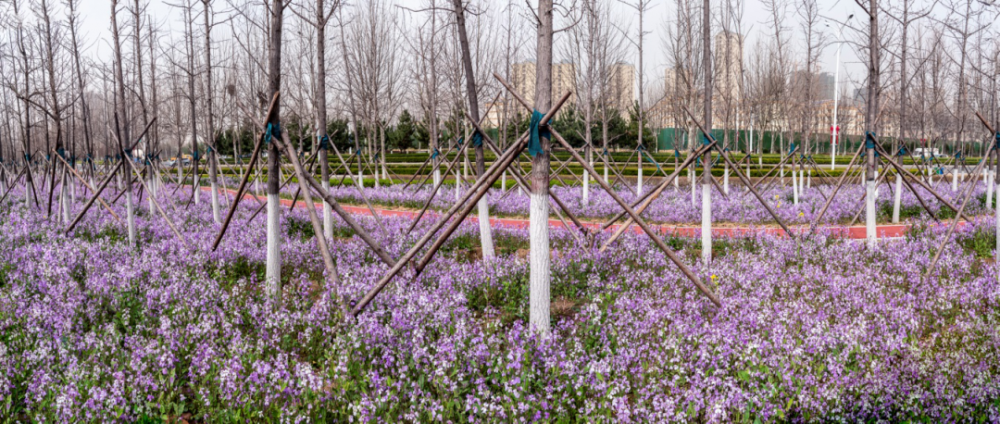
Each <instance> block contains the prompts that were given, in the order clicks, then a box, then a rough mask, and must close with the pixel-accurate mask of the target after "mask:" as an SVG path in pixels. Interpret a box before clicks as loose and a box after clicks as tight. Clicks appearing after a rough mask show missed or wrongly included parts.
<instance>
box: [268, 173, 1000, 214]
mask: <svg viewBox="0 0 1000 424" xmlns="http://www.w3.org/2000/svg"><path fill="white" fill-rule="evenodd" d="M914 186H915V188H916V189H917V191H918V192H920V193H921V194H922V197H923V199H924V201H925V202H926V203H927V205H928V207H930V208H931V210H933V211H934V212H935V213H938V212H939V211H941V209H942V208H944V209H945V211H944V212H945V216H944V217H951V216H954V212H952V211H951V210H950V209H948V207H947V206H945V205H943V204H942V203H941V202H940V201H938V200H937V199H936V198H935V197H934V196H933V195H931V194H930V193H929V192H928V191H926V190H924V189H923V188H920V187H918V186H916V184H914ZM762 188H763V187H762ZM296 189H297V186H295V185H291V186H290V187H286V188H284V189H283V190H282V193H283V194H284V195H285V196H286V197H289V198H290V197H292V196H294V195H295V191H296ZM652 189H653V187H652V186H648V187H647V188H646V190H652ZM934 189H935V190H936V191H937V192H938V193H939V194H940V195H942V196H944V197H945V198H946V199H948V200H949V201H950V202H952V203H953V204H955V205H956V206H958V203H960V202H959V201H958V200H957V199H958V197H959V193H956V192H952V190H951V184H950V183H948V182H937V183H935V184H934ZM618 190H619V191H618V194H619V195H621V196H622V198H624V199H625V200H627V201H630V202H631V201H633V200H634V199H635V198H636V196H635V192H634V191H630V190H628V189H624V188H621V187H619V189H618ZM730 190H731V192H730V193H731V194H730V196H729V198H728V199H726V198H724V197H723V196H722V195H721V193H720V192H719V191H718V190H715V191H714V192H713V197H712V219H713V221H714V222H720V223H745V224H773V223H775V222H774V219H773V218H771V215H770V214H768V212H767V210H766V209H764V208H763V207H762V206H761V205H760V202H759V201H758V200H757V199H756V197H754V196H753V194H751V193H749V192H744V188H743V187H742V186H738V185H733V186H732V187H731V188H730ZM960 190H961V189H960ZM552 191H553V192H555V193H556V195H557V196H559V198H560V200H562V201H563V202H564V203H565V204H566V205H567V206H568V207H569V208H570V210H571V211H572V212H573V213H574V214H575V215H577V216H579V217H580V218H582V219H607V218H610V217H612V216H614V215H616V214H617V213H619V212H621V208H620V207H619V206H618V204H617V203H615V201H614V199H612V198H611V196H609V195H608V194H607V193H605V192H604V191H603V190H601V189H600V187H596V188H592V189H591V192H590V202H589V204H587V205H584V204H583V202H582V189H581V188H580V187H553V188H552ZM832 191H833V187H832V186H828V185H824V186H813V187H811V188H807V189H805V190H804V192H803V194H802V195H801V196H800V198H799V204H797V205H796V204H794V203H793V196H792V188H791V186H787V187H781V186H780V185H774V186H773V187H771V188H770V189H769V190H767V191H766V192H764V193H761V195H762V196H763V197H764V199H765V200H766V201H767V202H768V203H769V205H770V206H771V207H772V208H773V209H774V210H775V212H776V213H777V214H778V216H779V217H781V219H782V220H783V221H785V223H787V224H806V223H810V222H812V220H813V219H815V217H816V216H817V215H818V214H819V212H820V209H822V207H823V204H824V203H825V202H826V197H824V196H828V195H830V194H831V193H832ZM331 192H332V193H333V194H334V196H335V197H336V198H337V199H338V201H343V202H345V203H352V204H358V205H363V204H364V201H363V199H362V197H361V196H360V195H359V194H358V189H357V188H356V187H354V186H338V187H333V188H331ZM985 192H986V187H985V186H984V185H983V184H978V185H977V187H976V188H975V189H974V191H973V201H972V202H969V205H968V206H967V207H966V213H967V214H968V215H973V214H982V213H985V207H984V206H985V204H984V203H985V200H983V199H985ZM454 193H455V189H454V187H444V188H442V189H441V192H440V193H439V194H438V195H437V196H435V198H434V200H433V201H432V202H431V207H432V208H435V209H439V210H446V209H448V208H449V207H450V206H451V205H452V204H453V203H454V201H455V194H454ZM864 193H865V190H864V187H862V186H861V185H859V184H853V185H845V186H844V187H843V188H842V189H841V190H840V192H838V193H837V200H836V201H834V202H833V203H831V204H830V207H829V209H828V210H827V211H826V214H825V215H824V217H823V223H826V224H847V223H849V222H850V221H851V219H853V218H854V216H855V215H856V214H857V213H858V211H859V210H860V209H861V208H862V207H863V206H864V202H863V201H862V199H863V198H864ZM365 194H366V195H367V196H368V199H369V201H371V202H372V203H373V204H375V205H383V206H388V207H397V208H398V207H405V208H412V209H420V208H422V207H423V204H424V202H426V200H427V198H428V197H429V196H430V194H431V188H430V187H427V188H418V187H416V186H411V187H409V188H407V190H405V191H404V190H402V188H401V186H399V185H396V186H388V187H381V188H377V189H376V188H367V189H366V190H365ZM697 195H698V196H699V197H698V198H697V202H696V203H692V197H691V189H690V186H687V187H684V186H682V187H681V188H680V189H679V190H675V189H674V188H673V187H670V188H668V189H666V190H665V191H664V192H663V194H662V195H661V196H660V198H659V199H657V200H656V201H655V202H654V203H653V204H652V205H651V206H650V207H649V209H647V210H646V211H645V212H644V214H643V216H645V217H647V218H648V219H649V221H651V222H657V223H663V224H685V223H699V222H701V198H700V196H701V187H700V186H699V187H698V188H697ZM979 198H983V199H980V200H977V199H979ZM892 201H893V194H892V192H891V191H890V188H889V185H882V186H881V188H880V189H879V192H878V205H879V218H878V219H879V222H885V223H888V222H890V221H891V218H892ZM488 203H489V206H490V210H491V212H492V213H494V214H499V215H501V216H527V215H528V196H527V195H526V194H522V193H519V192H518V191H517V189H516V188H515V189H513V192H512V193H509V194H507V195H506V196H505V195H504V193H503V192H501V191H500V190H498V189H495V190H493V191H492V192H491V193H490V194H489V195H488ZM900 204H901V216H902V218H903V219H904V220H916V221H920V220H929V219H930V216H929V215H928V214H927V213H926V212H925V211H924V210H923V208H922V207H921V206H920V203H919V201H918V200H917V198H916V197H915V196H914V195H913V193H912V192H910V191H909V190H908V189H906V188H905V187H904V188H903V191H902V196H901V197H900ZM555 207H556V206H555V205H554V204H553V205H552V208H555ZM861 218H864V217H863V216H862V217H861ZM862 224H863V221H862Z"/></svg>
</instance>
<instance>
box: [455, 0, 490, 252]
mask: <svg viewBox="0 0 1000 424" xmlns="http://www.w3.org/2000/svg"><path fill="white" fill-rule="evenodd" d="M452 4H453V5H454V7H455V21H456V24H457V28H458V41H459V44H461V46H462V65H463V66H464V68H465V91H466V92H467V95H468V96H469V115H471V116H472V119H473V120H475V121H476V123H478V122H479V94H478V93H477V92H476V74H475V70H474V69H472V53H471V52H470V50H469V37H468V35H467V34H466V31H465V6H464V5H463V4H462V0H452ZM472 147H474V148H475V151H476V175H477V176H478V177H479V178H482V177H483V174H484V173H485V172H486V159H485V157H484V156H483V144H482V143H481V142H480V143H476V144H473V146H472ZM486 198H487V196H483V197H481V198H480V199H479V203H478V204H477V206H478V212H479V241H480V246H482V249H483V258H484V259H487V258H492V257H494V256H496V254H495V253H494V249H493V232H492V230H491V229H490V208H489V206H488V205H487V202H486Z"/></svg>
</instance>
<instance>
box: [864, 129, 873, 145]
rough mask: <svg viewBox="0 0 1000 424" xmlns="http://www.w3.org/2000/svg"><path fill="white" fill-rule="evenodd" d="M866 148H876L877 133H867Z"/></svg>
mask: <svg viewBox="0 0 1000 424" xmlns="http://www.w3.org/2000/svg"><path fill="white" fill-rule="evenodd" d="M865 148H866V149H874V148H875V131H868V132H866V133H865Z"/></svg>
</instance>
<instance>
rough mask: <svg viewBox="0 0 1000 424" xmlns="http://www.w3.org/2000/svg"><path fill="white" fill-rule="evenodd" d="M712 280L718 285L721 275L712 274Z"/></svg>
mask: <svg viewBox="0 0 1000 424" xmlns="http://www.w3.org/2000/svg"><path fill="white" fill-rule="evenodd" d="M712 282H713V283H715V285H716V286H718V285H719V277H718V276H717V275H715V274H712Z"/></svg>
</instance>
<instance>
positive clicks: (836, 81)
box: [826, 14, 854, 171]
mask: <svg viewBox="0 0 1000 424" xmlns="http://www.w3.org/2000/svg"><path fill="white" fill-rule="evenodd" d="M853 17H854V15H853V14H852V15H848V16H847V19H846V20H844V23H843V24H841V25H840V28H838V29H837V59H836V60H835V61H834V71H833V125H831V126H830V146H831V147H830V170H831V171H832V170H834V169H835V168H836V167H837V135H838V133H839V132H840V128H839V127H837V102H838V100H839V99H840V48H841V47H843V45H844V37H843V32H844V26H846V25H847V21H849V20H851V18H853ZM826 26H830V24H829V23H827V24H826Z"/></svg>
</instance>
